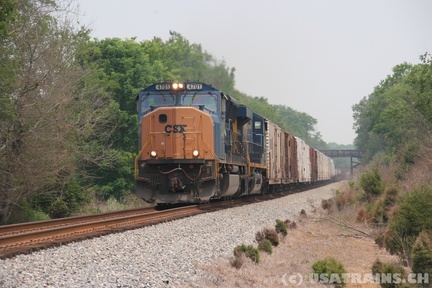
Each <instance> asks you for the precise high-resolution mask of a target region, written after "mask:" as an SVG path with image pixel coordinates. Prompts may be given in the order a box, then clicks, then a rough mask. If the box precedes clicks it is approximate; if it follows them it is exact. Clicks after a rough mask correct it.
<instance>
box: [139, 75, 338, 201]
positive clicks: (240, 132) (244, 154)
mask: <svg viewBox="0 0 432 288" xmlns="http://www.w3.org/2000/svg"><path fill="white" fill-rule="evenodd" d="M136 100H137V110H138V119H139V124H138V126H139V128H138V134H139V153H138V155H137V157H136V158H135V167H134V170H135V172H134V174H135V183H136V194H137V195H138V196H139V197H140V198H142V199H143V200H145V201H146V202H148V203H152V204H157V205H162V204H176V203H206V202H209V201H210V200H212V199H218V198H232V197H235V198H236V197H242V196H245V195H253V194H262V193H271V192H277V191H280V190H284V189H289V188H292V187H297V186H299V185H306V184H312V183H318V182H322V181H328V180H331V179H332V178H333V177H334V176H335V174H336V170H335V167H334V163H333V160H332V159H331V158H328V157H327V156H325V155H324V154H322V153H321V152H319V151H317V150H315V149H313V148H311V147H309V146H308V145H307V144H306V143H305V142H304V141H303V140H301V139H300V138H297V137H294V136H293V135H290V134H288V133H287V132H285V131H283V130H282V129H281V128H280V127H278V126H277V125H275V124H274V123H272V122H271V121H269V120H268V119H266V118H265V117H263V116H261V115H258V114H257V113H255V112H253V111H252V110H251V109H250V108H248V107H246V106H245V105H239V104H238V103H237V102H236V100H235V99H234V98H232V97H231V96H229V95H227V94H225V93H223V92H222V91H220V90H218V89H216V88H215V87H213V86H212V85H209V84H206V83H202V82H164V83H155V84H153V85H151V86H149V87H147V88H145V89H143V90H141V91H140V92H139V93H138V96H137V99H136Z"/></svg>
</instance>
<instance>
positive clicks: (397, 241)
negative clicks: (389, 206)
mask: <svg viewBox="0 0 432 288" xmlns="http://www.w3.org/2000/svg"><path fill="white" fill-rule="evenodd" d="M389 224H390V225H389V230H388V235H387V238H386V249H387V250H389V251H390V252H391V253H392V254H397V255H399V256H400V257H401V258H403V259H404V260H405V261H407V262H408V264H411V251H412V247H413V244H414V242H415V240H416V239H417V237H418V235H419V234H420V232H421V231H429V230H432V188H430V187H419V188H417V189H415V190H414V191H412V192H410V193H408V194H406V195H404V197H403V198H402V199H401V201H400V204H399V210H398V212H397V213H396V214H395V215H394V216H393V217H392V219H391V220H390V223H389Z"/></svg>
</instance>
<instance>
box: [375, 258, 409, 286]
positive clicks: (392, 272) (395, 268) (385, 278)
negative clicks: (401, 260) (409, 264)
mask: <svg viewBox="0 0 432 288" xmlns="http://www.w3.org/2000/svg"><path fill="white" fill-rule="evenodd" d="M371 270H372V273H373V274H374V275H377V274H379V275H380V278H379V279H381V287H384V288H392V287H402V286H403V285H402V283H393V282H397V281H394V279H398V278H400V279H401V280H402V281H403V282H405V281H406V280H405V281H404V279H402V278H403V277H404V276H405V270H404V268H403V267H402V266H400V265H399V264H391V263H382V262H381V261H380V260H379V259H377V260H375V262H374V263H373V265H372V268H371ZM386 282H387V283H386Z"/></svg>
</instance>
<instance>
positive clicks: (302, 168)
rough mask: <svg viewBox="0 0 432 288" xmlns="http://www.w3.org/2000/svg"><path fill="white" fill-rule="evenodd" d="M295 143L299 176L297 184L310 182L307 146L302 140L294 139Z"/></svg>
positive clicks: (309, 162)
mask: <svg viewBox="0 0 432 288" xmlns="http://www.w3.org/2000/svg"><path fill="white" fill-rule="evenodd" d="M294 138H295V139H296V142H297V168H298V174H299V182H310V181H311V161H310V153H309V145H307V144H306V143H305V142H304V141H303V140H302V139H300V138H298V137H294Z"/></svg>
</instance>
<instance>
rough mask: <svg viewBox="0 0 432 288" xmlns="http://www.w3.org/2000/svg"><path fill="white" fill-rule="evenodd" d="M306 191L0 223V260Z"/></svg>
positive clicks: (298, 190) (297, 190) (299, 190)
mask: <svg viewBox="0 0 432 288" xmlns="http://www.w3.org/2000/svg"><path fill="white" fill-rule="evenodd" d="M310 188H312V187H310ZM304 190H305V189H296V190H292V191H287V192H279V193H277V194H269V195H257V196H253V197H249V198H242V199H237V200H230V201H221V202H215V203H211V204H202V205H189V206H183V207H178V208H172V209H166V210H156V209H155V208H154V207H151V208H140V209H132V210H125V211H118V212H111V213H104V214H97V215H88V216H79V217H70V218H62V219H55V220H48V221H40V222H29V223H22V224H13V225H5V226H0V259H6V258H11V257H14V256H16V255H18V254H28V253H31V252H33V251H37V250H41V249H44V248H48V247H52V246H58V245H63V244H67V243H70V242H75V241H80V240H85V239H89V238H93V237H97V236H101V235H106V234H111V233H115V232H121V231H125V230H130V229H136V228H140V227H144V226H149V225H154V224H158V223H161V222H166V221H171V220H175V219H180V218H184V217H188V216H193V215H197V214H201V213H207V212H213V211H217V210H222V209H227V208H232V207H237V206H242V205H247V204H251V203H256V202H260V201H266V200H270V199H275V198H279V197H283V196H286V195H288V194H292V193H298V192H301V191H304Z"/></svg>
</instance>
